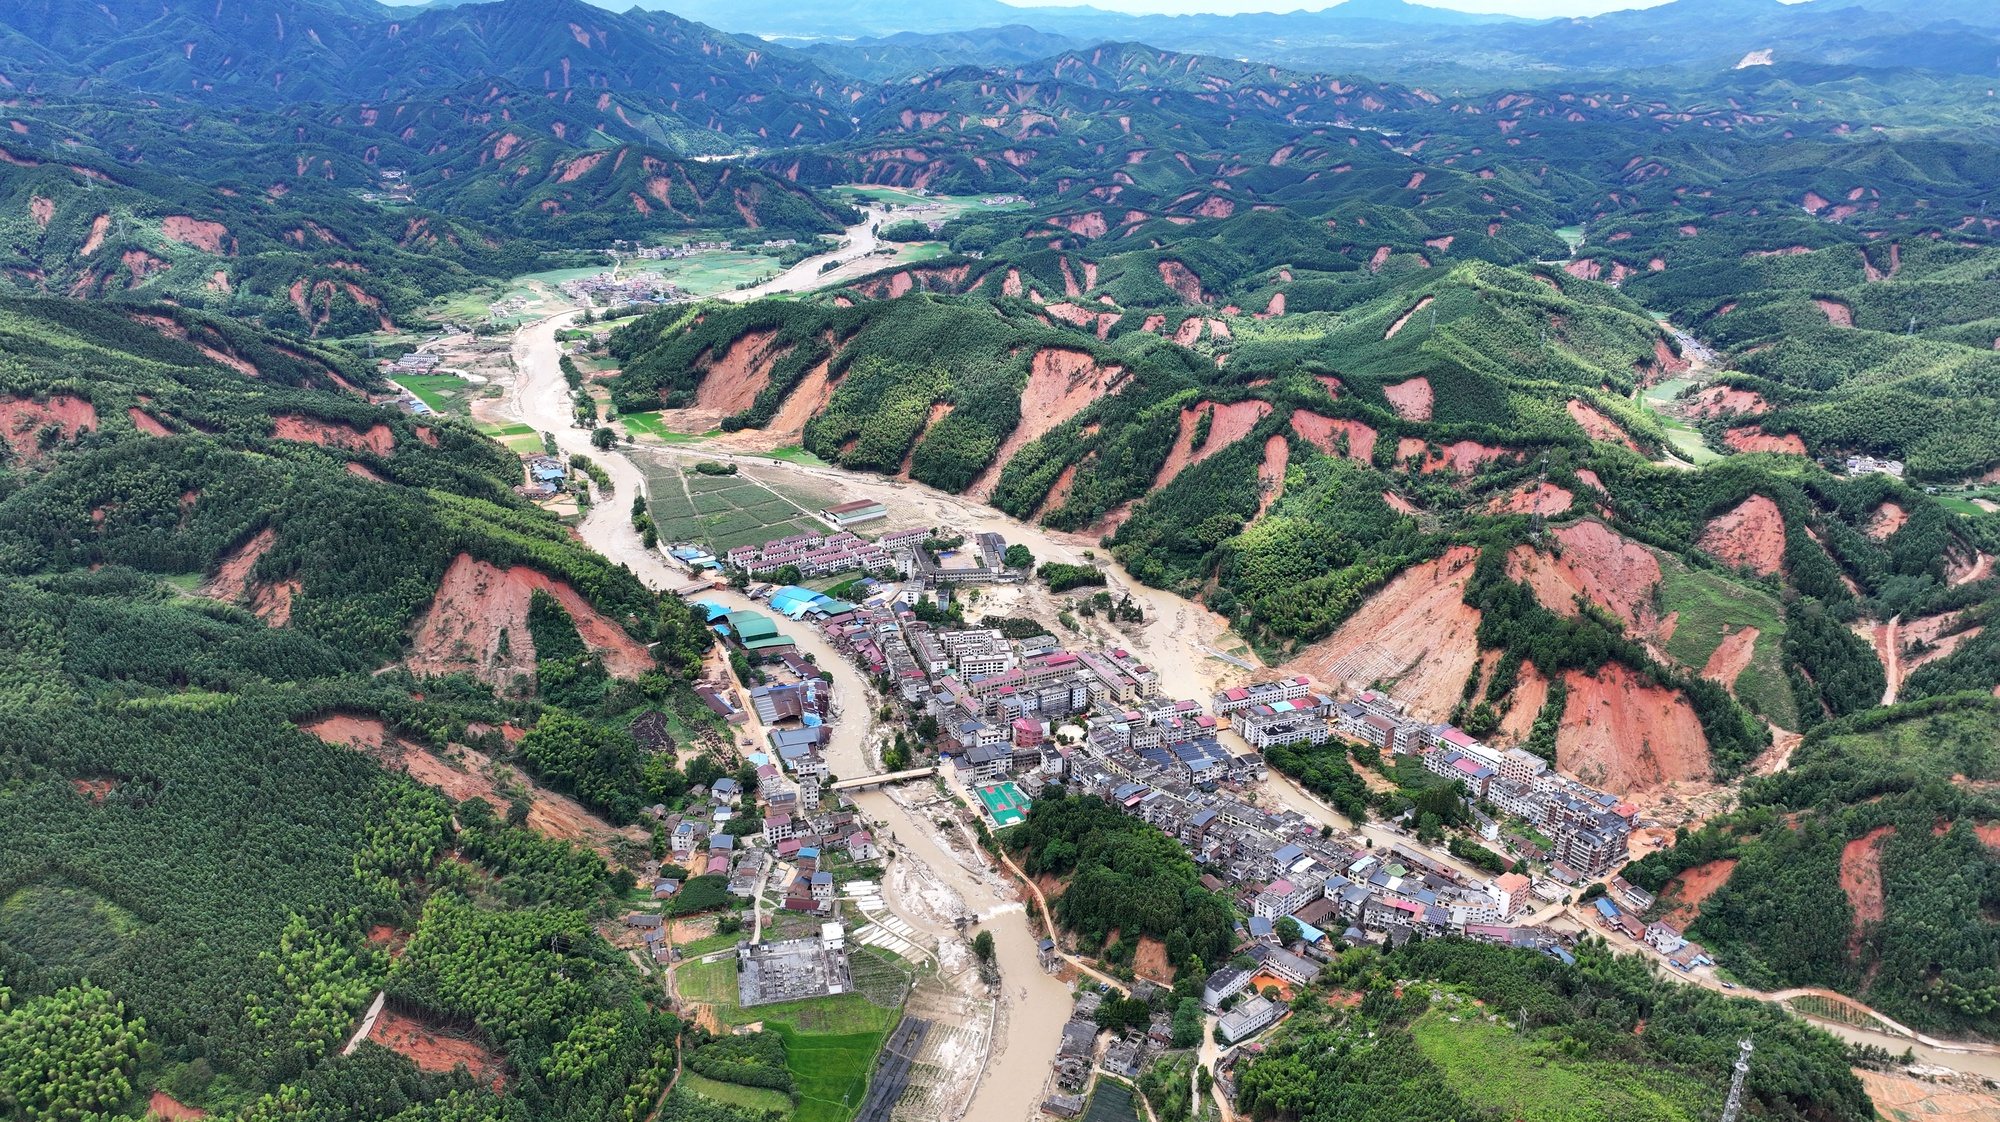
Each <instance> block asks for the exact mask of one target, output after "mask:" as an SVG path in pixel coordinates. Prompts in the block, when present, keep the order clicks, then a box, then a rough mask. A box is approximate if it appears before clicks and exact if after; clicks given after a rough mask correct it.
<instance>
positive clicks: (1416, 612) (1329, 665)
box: [1280, 546, 1479, 720]
mask: <svg viewBox="0 0 2000 1122" xmlns="http://www.w3.org/2000/svg"><path fill="white" fill-rule="evenodd" d="M1478 557H1479V555H1478V551H1477V550H1475V549H1473V548H1472V547H1470V546H1458V547H1456V548H1453V549H1451V550H1448V551H1447V552H1446V553H1445V555H1444V556H1443V557H1440V558H1438V559H1437V560H1435V561H1427V562H1424V563H1423V564H1421V565H1413V566H1411V567H1410V568H1408V569H1406V570H1404V571H1403V572H1402V573H1401V574H1400V575H1398V576H1397V577H1396V578H1395V579H1394V580H1392V581H1390V582H1389V583H1388V584H1387V585H1386V586H1384V587H1383V588H1382V589H1381V590H1380V591H1378V592H1376V593H1375V594H1374V595H1373V596H1370V597H1368V599H1367V600H1366V601H1364V602H1363V603H1362V604H1361V606H1360V608H1359V609H1357V610H1356V611H1355V613H1354V614H1353V615H1352V616H1349V617H1348V619H1347V622H1345V623H1343V624H1342V625H1341V626H1340V628H1339V630H1337V631H1335V632H1334V633H1333V634H1332V635H1330V636H1328V637H1327V638H1325V639H1322V640H1320V641H1319V642H1317V643H1314V644H1313V645H1311V646H1309V647H1307V648H1306V649H1304V650H1303V651H1300V652H1299V653H1298V654H1297V655H1296V656H1295V657H1293V658H1292V659H1291V660H1289V661H1288V662H1286V663H1285V665H1284V666H1283V667H1281V668H1280V671H1281V673H1285V674H1307V675H1310V676H1311V677H1313V678H1316V679H1318V680H1320V681H1322V682H1328V683H1352V684H1355V685H1358V686H1365V685H1367V684H1369V683H1370V682H1374V681H1382V682H1386V683H1390V685H1391V692H1393V693H1394V694H1395V696H1396V698H1397V700H1399V701H1402V702H1404V703H1405V704H1407V705H1408V706H1409V707H1410V710H1411V712H1412V713H1414V714H1416V715H1417V716H1420V717H1424V718H1427V719H1431V720H1442V719H1443V718H1444V717H1445V715H1447V714H1448V713H1450V712H1451V709H1452V706H1454V705H1456V704H1457V703H1458V698H1459V692H1460V690H1461V689H1462V688H1463V687H1464V685H1465V677H1466V674H1467V672H1468V671H1470V670H1471V669H1472V667H1473V665H1474V664H1476V663H1477V662H1478V661H1479V642H1478V638H1477V632H1478V630H1479V610H1478V609H1477V608H1473V607H1470V606H1469V605H1467V604H1466V603H1465V583H1466V581H1467V579H1468V578H1470V577H1471V576H1472V569H1473V564H1474V563H1475V562H1476V561H1477V560H1478Z"/></svg>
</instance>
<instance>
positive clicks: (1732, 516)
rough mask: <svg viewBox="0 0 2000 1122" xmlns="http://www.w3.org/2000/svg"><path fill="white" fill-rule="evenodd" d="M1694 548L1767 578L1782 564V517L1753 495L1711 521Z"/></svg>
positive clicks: (1773, 506) (1774, 506)
mask: <svg viewBox="0 0 2000 1122" xmlns="http://www.w3.org/2000/svg"><path fill="white" fill-rule="evenodd" d="M1695 546H1696V547H1697V548H1699V549H1701V550H1703V551H1704V552H1706V553H1708V554H1709V555H1710V556H1712V557H1714V558H1715V559H1716V560H1718V561H1720V562H1722V563H1723V564H1725V565H1728V566H1731V567H1733V568H1739V569H1749V570H1750V571H1751V572H1753V573H1756V574H1757V575H1759V576H1770V575H1772V574H1773V573H1776V572H1777V571H1778V570H1779V569H1780V568H1782V567H1783V566H1784V563H1785V518H1784V515H1782V514H1780V513H1779V511H1778V504H1777V503H1774V502H1772V501H1771V500H1770V499H1769V498H1766V497H1765V496H1763V495H1752V496H1750V497H1749V498H1747V499H1745V500H1743V502H1742V504H1741V505H1739V506H1738V507H1736V509H1734V510H1731V511H1729V512H1728V513H1726V514H1723V515H1722V516H1720V517H1718V518H1716V519H1715V520H1714V521H1712V522H1710V523H1709V524H1708V528H1707V529H1705V530H1703V531H1702V532H1701V537H1700V538H1699V539H1697V540H1696V541H1695Z"/></svg>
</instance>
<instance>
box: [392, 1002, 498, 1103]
mask: <svg viewBox="0 0 2000 1122" xmlns="http://www.w3.org/2000/svg"><path fill="white" fill-rule="evenodd" d="M368 1039H369V1041H370V1042H371V1043H374V1044H379V1045H381V1046H382V1047H384V1048H387V1049H389V1050H390V1051H392V1052H396V1053H398V1054H400V1055H402V1056H404V1057H405V1058H407V1059H408V1060H409V1061H410V1062H411V1063H413V1064H415V1065H416V1066H417V1070H418V1071H426V1072H431V1073H433V1074H443V1073H446V1072H450V1071H453V1070H455V1069H457V1068H460V1067H463V1068H464V1069H465V1070H466V1071H467V1072H468V1073H470V1074H471V1076H472V1078H473V1079H474V1080H475V1081H477V1082H480V1083H484V1084H487V1085H488V1086H491V1087H492V1088H493V1089H494V1090H496V1091H497V1090H499V1089H500V1088H502V1087H504V1086H505V1085H506V1083H507V1068H506V1065H505V1064H504V1063H502V1062H501V1060H500V1057H499V1056H498V1055H496V1054H495V1053H494V1052H492V1051H490V1050H489V1049H487V1048H486V1047H485V1046H484V1045H482V1044H480V1043H479V1042H477V1041H475V1040H473V1039H471V1038H470V1037H466V1036H455V1035H446V1034H445V1033H444V1032H443V1031H442V1030H439V1029H435V1028H432V1027H431V1026H429V1025H427V1024H425V1023H423V1022H422V1021H419V1020H416V1019H414V1018H411V1017H406V1016H404V1015H403V1014H401V1013H398V1012H396V1011H394V1010H392V1009H388V1008H384V1009H383V1010H382V1015H381V1016H379V1017H377V1018H375V1026H374V1027H373V1028H372V1029H370V1030H369V1031H368Z"/></svg>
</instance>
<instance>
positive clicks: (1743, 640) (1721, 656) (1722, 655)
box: [1701, 627, 1758, 687]
mask: <svg viewBox="0 0 2000 1122" xmlns="http://www.w3.org/2000/svg"><path fill="white" fill-rule="evenodd" d="M1757 634H1758V632H1757V629H1756V628H1754V627H1746V628H1744V629H1742V630H1741V631H1735V632H1731V633H1730V634H1728V635H1725V636H1723V637H1722V642H1721V644H1719V645H1718V646H1717V647H1716V648H1715V651H1714V653H1713V654H1710V655H1709V656H1708V662H1707V664H1706V665H1704V666H1703V667H1702V668H1701V676H1702V677H1704V678H1707V679H1708V680H1709V681H1711V682H1716V683H1719V684H1721V685H1723V686H1730V687H1733V686H1735V685H1736V676H1737V675H1738V674H1741V673H1743V670H1744V668H1745V667H1747V666H1749V665H1750V656H1751V655H1753V654H1755V653H1756V650H1757Z"/></svg>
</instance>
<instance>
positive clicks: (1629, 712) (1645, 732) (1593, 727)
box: [1461, 662, 1708, 792]
mask: <svg viewBox="0 0 2000 1122" xmlns="http://www.w3.org/2000/svg"><path fill="white" fill-rule="evenodd" d="M1563 681H1564V682H1565V683H1567V684H1568V686H1569V702H1568V704H1567V705H1565V706H1564V708H1563V719H1562V727H1561V728H1560V729H1558V730H1557V733H1556V765H1557V766H1558V767H1560V768H1561V769H1562V770H1564V771H1566V772H1568V773H1570V774H1571V775H1574V776H1576V777H1578V778H1579V779H1582V780H1583V781H1585V782H1586V783H1590V784H1592V785H1594V786H1597V787H1602V788H1604V789H1605V790H1610V791H1625V792H1634V791H1644V790H1650V789H1652V788H1654V787H1657V786H1660V785H1662V784H1666V783H1672V782H1675V781H1677V780H1683V779H1697V778H1701V777H1703V776H1706V775H1707V774H1708V740H1707V738H1706V737H1704V736H1703V735H1702V732H1701V720H1700V719H1699V718H1697V717H1696V716H1695V712H1694V708H1693V707H1692V706H1690V705H1689V704H1688V702H1687V699H1686V698H1684V697H1682V696H1681V695H1680V694H1678V693H1675V692H1674V691H1672V690H1668V689H1665V688H1663V687H1661V686H1647V685H1643V684H1642V683H1641V682H1640V681H1639V678H1638V676H1637V675H1636V674H1634V673H1632V671H1630V670H1628V669H1626V668H1625V666H1624V665H1622V664H1620V663H1615V662H1614V663H1607V664H1605V665H1604V666H1603V667H1600V668H1599V669H1598V671H1597V675H1596V676H1595V677H1589V676H1586V675H1585V674H1584V673H1583V672H1582V671H1578V670H1571V671H1569V672H1568V673H1566V674H1564V675H1563ZM1462 684H1463V682H1462V681H1461V685H1462Z"/></svg>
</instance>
